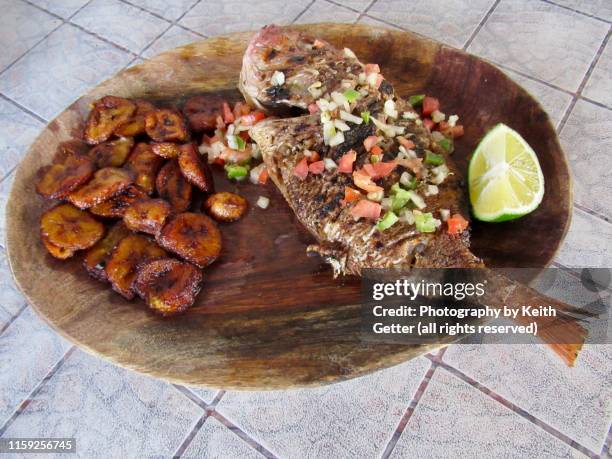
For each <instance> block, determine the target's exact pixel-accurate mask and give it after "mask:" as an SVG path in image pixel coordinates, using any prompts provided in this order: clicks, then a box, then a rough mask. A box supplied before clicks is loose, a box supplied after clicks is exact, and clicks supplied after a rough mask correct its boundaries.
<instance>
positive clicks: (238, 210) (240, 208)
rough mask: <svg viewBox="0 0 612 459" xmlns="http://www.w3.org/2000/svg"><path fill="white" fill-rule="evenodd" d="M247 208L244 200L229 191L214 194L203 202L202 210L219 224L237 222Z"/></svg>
mask: <svg viewBox="0 0 612 459" xmlns="http://www.w3.org/2000/svg"><path fill="white" fill-rule="evenodd" d="M247 207H248V203H247V200H246V199H244V198H243V197H242V196H240V195H238V194H235V193H230V192H229V191H222V192H220V193H215V194H213V195H211V196H209V197H208V199H207V200H206V201H204V208H205V209H206V210H207V211H208V213H209V214H210V216H211V217H212V218H214V219H215V220H217V221H220V222H233V221H236V220H238V219H239V218H241V217H242V216H243V215H244V214H245V213H246V211H247Z"/></svg>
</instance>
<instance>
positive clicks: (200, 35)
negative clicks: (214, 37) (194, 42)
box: [174, 24, 208, 38]
mask: <svg viewBox="0 0 612 459" xmlns="http://www.w3.org/2000/svg"><path fill="white" fill-rule="evenodd" d="M174 25H175V26H177V27H179V28H181V29H183V30H186V31H187V32H191V33H193V34H196V35H198V36H199V37H202V38H208V35H204V34H203V33H200V32H198V31H197V30H193V29H190V28H189V27H186V26H184V25H183V24H174Z"/></svg>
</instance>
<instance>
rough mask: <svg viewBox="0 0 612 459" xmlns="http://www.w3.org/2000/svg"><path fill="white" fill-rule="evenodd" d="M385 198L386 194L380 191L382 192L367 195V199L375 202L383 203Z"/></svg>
mask: <svg viewBox="0 0 612 459" xmlns="http://www.w3.org/2000/svg"><path fill="white" fill-rule="evenodd" d="M384 197H385V192H384V191H382V190H380V191H372V192H370V193H368V194H367V198H368V199H369V200H370V201H375V202H380V201H382V200H383V198H384Z"/></svg>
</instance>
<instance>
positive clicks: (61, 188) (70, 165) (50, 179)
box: [36, 155, 95, 199]
mask: <svg viewBox="0 0 612 459" xmlns="http://www.w3.org/2000/svg"><path fill="white" fill-rule="evenodd" d="M94 170H95V167H94V163H93V162H92V161H91V160H90V159H89V158H85V157H82V156H76V155H69V156H67V157H66V158H65V159H64V161H63V162H61V163H57V164H53V165H52V166H51V167H49V169H47V171H46V172H45V175H43V177H42V178H41V179H40V181H39V182H38V183H37V184H36V191H37V192H38V194H40V195H41V196H44V197H45V198H47V199H63V198H65V197H66V196H68V194H70V192H71V191H72V190H75V189H76V188H77V187H79V186H80V185H82V184H83V183H85V182H86V181H87V180H89V179H90V178H91V176H92V175H93V173H94Z"/></svg>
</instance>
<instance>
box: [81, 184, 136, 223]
mask: <svg viewBox="0 0 612 459" xmlns="http://www.w3.org/2000/svg"><path fill="white" fill-rule="evenodd" d="M146 196H147V193H145V192H144V191H143V190H142V189H141V188H140V187H139V186H137V185H130V186H128V187H127V188H126V189H125V190H123V191H122V192H121V193H119V194H117V195H115V196H113V197H112V198H110V199H107V200H106V201H104V202H101V203H100V204H97V205H95V206H93V207H92V208H90V209H89V211H90V212H91V213H92V214H94V215H97V216H99V217H106V218H123V215H124V214H125V211H126V210H127V208H128V207H130V206H131V205H132V203H133V202H134V201H136V200H138V199H142V198H144V197H146Z"/></svg>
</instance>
